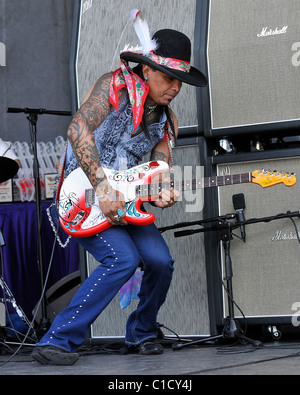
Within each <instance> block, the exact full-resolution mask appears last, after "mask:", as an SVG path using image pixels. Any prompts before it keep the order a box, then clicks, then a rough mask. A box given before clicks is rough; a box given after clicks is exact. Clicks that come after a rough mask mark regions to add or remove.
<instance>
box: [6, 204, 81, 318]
mask: <svg viewBox="0 0 300 395" xmlns="http://www.w3.org/2000/svg"><path fill="white" fill-rule="evenodd" d="M50 204H51V203H50V202H43V203H42V227H41V228H42V231H41V235H42V251H43V271H44V275H46V273H47V270H48V267H49V263H50V257H51V252H52V248H53V243H54V239H55V237H54V233H53V231H52V228H51V226H50V223H49V220H48V217H47V213H46V209H47V207H48V206H49V205H50ZM36 223H37V220H36V205H35V203H34V202H30V203H12V204H1V205H0V230H1V231H2V234H3V237H4V242H5V246H3V247H2V251H3V268H4V270H3V271H4V273H3V272H2V268H0V275H2V277H3V279H4V280H5V282H6V283H7V285H8V287H9V288H10V290H11V291H12V293H13V295H14V297H15V299H16V301H17V303H18V304H19V305H20V306H21V307H22V309H23V310H24V312H25V314H26V316H27V317H28V318H29V319H31V318H32V310H33V308H34V307H35V305H36V303H37V302H38V301H39V299H40V296H41V277H40V271H39V264H38V253H37V251H38V246H37V225H36ZM61 238H62V240H63V241H64V240H66V236H65V235H61ZM79 268H80V258H79V248H78V244H77V242H76V241H74V240H71V242H70V243H69V245H68V247H67V248H65V249H63V248H61V247H60V246H59V245H58V243H56V246H55V250H54V257H53V262H52V265H51V270H50V275H49V279H48V282H47V288H46V289H48V288H49V287H51V286H52V285H53V284H55V283H56V282H57V281H58V280H60V279H61V278H63V277H65V276H67V275H68V274H70V273H73V272H74V271H76V270H79ZM0 296H2V291H1V289H0Z"/></svg>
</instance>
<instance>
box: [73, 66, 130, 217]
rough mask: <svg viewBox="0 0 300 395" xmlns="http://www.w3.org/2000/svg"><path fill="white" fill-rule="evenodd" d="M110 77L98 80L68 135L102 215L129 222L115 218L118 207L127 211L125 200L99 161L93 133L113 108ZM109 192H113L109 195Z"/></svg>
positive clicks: (104, 76) (77, 114) (78, 112)
mask: <svg viewBox="0 0 300 395" xmlns="http://www.w3.org/2000/svg"><path fill="white" fill-rule="evenodd" d="M111 77H112V74H111V73H108V74H105V75H103V76H102V77H101V78H100V79H99V80H98V81H97V82H96V83H95V85H94V86H93V88H92V89H91V90H90V92H89V94H88V96H87V98H86V99H85V101H84V102H83V104H82V106H81V107H80V109H79V110H78V111H77V113H76V114H75V116H74V118H73V120H72V122H71V124H70V126H69V129H68V132H67V137H68V139H69V141H70V144H71V146H72V149H73V152H74V154H75V156H76V159H77V161H78V164H79V166H80V167H81V168H82V170H83V171H84V172H85V174H86V175H87V177H88V179H89V181H90V183H91V184H92V186H93V187H94V189H95V191H96V194H97V196H98V197H99V205H100V208H101V210H102V212H103V214H104V215H105V216H106V218H107V220H108V221H109V222H110V223H111V224H114V225H115V224H126V222H125V221H124V220H123V219H121V220H120V221H119V222H117V221H116V220H115V218H114V215H116V214H117V210H118V208H121V209H122V210H123V211H124V212H125V202H124V200H123V198H122V196H120V194H119V193H118V191H115V190H112V191H111V188H110V185H109V182H108V180H107V178H106V176H105V173H104V171H103V169H102V167H101V164H100V157H99V153H98V150H97V147H96V144H95V139H94V135H93V131H94V130H95V129H97V127H98V126H99V125H101V123H102V122H103V121H104V120H105V118H106V117H107V116H108V115H109V113H110V112H111V110H112V108H111V105H110V103H109V86H110V81H111ZM122 94H123V93H122ZM108 192H110V193H109V194H108Z"/></svg>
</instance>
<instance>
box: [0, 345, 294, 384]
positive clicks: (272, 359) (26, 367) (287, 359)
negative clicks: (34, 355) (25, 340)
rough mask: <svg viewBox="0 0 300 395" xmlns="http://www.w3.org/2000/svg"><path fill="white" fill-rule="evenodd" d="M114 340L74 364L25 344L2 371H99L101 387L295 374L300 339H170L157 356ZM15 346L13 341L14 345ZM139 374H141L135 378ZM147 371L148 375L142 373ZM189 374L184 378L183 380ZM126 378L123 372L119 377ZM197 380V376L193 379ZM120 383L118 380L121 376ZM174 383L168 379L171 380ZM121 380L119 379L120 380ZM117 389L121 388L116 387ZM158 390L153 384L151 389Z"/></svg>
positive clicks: (0, 363)
mask: <svg viewBox="0 0 300 395" xmlns="http://www.w3.org/2000/svg"><path fill="white" fill-rule="evenodd" d="M120 345H121V343H119V344H116V343H113V344H104V345H103V344H102V345H100V344H99V345H93V346H85V347H84V348H83V349H82V351H81V352H80V358H79V360H78V361H77V362H76V364H74V365H73V366H66V367H62V366H50V365H46V366H44V365H40V364H39V363H38V362H35V361H32V359H31V357H30V353H31V350H32V347H31V346H26V347H23V348H22V349H21V350H20V351H19V353H18V354H17V355H14V356H13V357H12V354H11V352H8V353H7V354H4V353H3V346H2V355H0V375H27V376H29V375H56V376H57V375H77V376H79V375H99V376H102V379H101V380H104V383H103V384H104V387H105V386H107V388H108V386H109V385H112V386H115V385H118V384H119V382H116V378H118V377H117V376H120V379H121V376H127V380H130V381H132V377H129V376H135V381H140V382H143V381H144V383H146V382H147V383H149V382H150V384H147V385H150V386H151V385H152V384H151V383H152V382H153V380H154V381H155V384H154V385H159V381H161V384H160V385H166V384H165V381H164V377H163V376H166V377H168V380H172V379H174V380H176V379H177V380H178V379H179V376H190V377H189V379H190V380H192V383H194V385H196V384H197V381H196V378H195V376H199V375H299V373H300V358H299V357H300V339H299V342H297V339H293V340H292V341H290V340H283V341H276V342H275V341H268V342H266V343H263V346H262V347H261V348H254V347H253V346H252V345H248V344H245V345H244V344H233V345H228V344H219V345H216V344H207V343H205V344H201V345H189V346H188V347H186V346H185V347H183V348H182V349H180V350H177V351H174V350H173V348H172V346H171V344H169V343H164V346H165V352H164V353H163V354H161V355H154V356H142V355H139V354H127V355H120V353H119V346H120ZM15 347H16V346H15ZM137 376H144V377H143V378H142V377H137ZM145 376H147V377H145ZM186 378H187V377H185V379H186ZM125 380H126V377H125V378H124V377H123V381H125ZM194 380H195V381H194ZM121 382H122V381H121ZM171 383H172V382H171ZM121 385H123V384H121ZM120 389H121V388H120ZM154 389H157V388H154Z"/></svg>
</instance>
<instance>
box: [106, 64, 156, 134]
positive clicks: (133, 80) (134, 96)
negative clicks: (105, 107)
mask: <svg viewBox="0 0 300 395" xmlns="http://www.w3.org/2000/svg"><path fill="white" fill-rule="evenodd" d="M125 87H126V88H127V91H128V94H129V100H130V104H131V107H132V113H133V125H134V129H133V132H135V131H136V130H137V129H138V127H139V125H140V123H141V121H142V117H143V113H144V104H145V101H146V98H147V95H148V93H149V86H148V85H147V84H146V83H145V82H144V81H143V80H142V79H141V78H140V77H139V76H138V75H137V74H135V73H134V72H133V71H132V70H131V68H130V67H129V66H127V65H126V64H125V63H124V62H123V61H121V67H120V68H119V69H117V70H115V71H114V72H113V77H112V80H111V83H110V88H109V101H110V103H111V104H112V105H113V106H114V108H115V109H116V110H117V111H119V90H120V89H122V88H125Z"/></svg>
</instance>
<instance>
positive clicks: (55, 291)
mask: <svg viewBox="0 0 300 395" xmlns="http://www.w3.org/2000/svg"><path fill="white" fill-rule="evenodd" d="M80 285H81V274H80V271H76V272H73V273H71V274H68V275H67V276H65V277H63V278H62V279H60V280H59V281H57V282H56V283H55V284H54V285H52V287H50V288H49V289H48V290H47V291H46V294H45V297H46V314H47V318H49V321H50V322H51V323H52V322H53V320H54V319H55V317H56V316H57V314H58V313H59V312H60V311H62V310H63V309H65V308H66V307H68V305H69V303H70V302H71V300H72V299H73V296H74V295H75V293H76V292H77V291H78V289H79V287H80ZM34 311H35V310H34ZM41 318H42V314H41V308H39V310H38V312H37V315H36V322H39V321H40V319H41Z"/></svg>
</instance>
